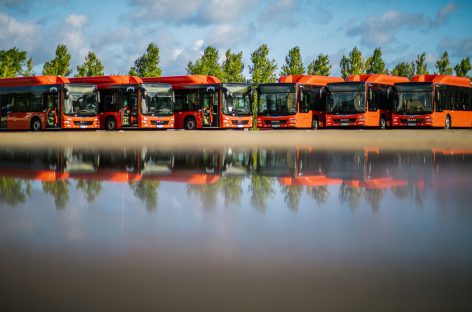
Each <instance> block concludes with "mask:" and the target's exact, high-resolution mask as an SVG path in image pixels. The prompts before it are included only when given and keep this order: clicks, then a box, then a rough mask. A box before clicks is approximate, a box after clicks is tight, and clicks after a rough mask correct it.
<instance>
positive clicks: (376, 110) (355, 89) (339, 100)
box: [326, 74, 408, 129]
mask: <svg viewBox="0 0 472 312" xmlns="http://www.w3.org/2000/svg"><path fill="white" fill-rule="evenodd" d="M398 82H408V78H405V77H397V76H389V75H381V74H366V75H354V76H349V77H348V78H347V80H346V82H339V83H330V84H328V89H329V93H328V98H327V102H326V126H327V127H340V126H341V127H349V126H358V127H379V128H380V129H385V128H386V127H387V126H389V125H391V114H392V105H393V85H394V84H395V83H398Z"/></svg>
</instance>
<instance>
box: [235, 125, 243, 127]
mask: <svg viewBox="0 0 472 312" xmlns="http://www.w3.org/2000/svg"><path fill="white" fill-rule="evenodd" d="M236 127H238V128H243V127H244V125H237V126H236Z"/></svg>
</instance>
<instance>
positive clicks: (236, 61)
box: [223, 49, 244, 82]
mask: <svg viewBox="0 0 472 312" xmlns="http://www.w3.org/2000/svg"><path fill="white" fill-rule="evenodd" d="M225 57H226V59H225V61H224V62H223V81H224V82H243V81H244V76H243V70H244V64H243V52H242V51H241V52H239V53H232V52H231V50H230V49H228V50H226V53H225Z"/></svg>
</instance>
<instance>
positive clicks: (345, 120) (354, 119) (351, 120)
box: [334, 118, 356, 122]
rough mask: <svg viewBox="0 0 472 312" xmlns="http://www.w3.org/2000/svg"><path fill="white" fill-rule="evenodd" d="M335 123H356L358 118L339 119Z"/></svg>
mask: <svg viewBox="0 0 472 312" xmlns="http://www.w3.org/2000/svg"><path fill="white" fill-rule="evenodd" d="M334 122H356V118H338V119H334Z"/></svg>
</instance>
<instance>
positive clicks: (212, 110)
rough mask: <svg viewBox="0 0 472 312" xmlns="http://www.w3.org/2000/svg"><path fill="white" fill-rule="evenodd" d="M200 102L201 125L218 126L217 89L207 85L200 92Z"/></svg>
mask: <svg viewBox="0 0 472 312" xmlns="http://www.w3.org/2000/svg"><path fill="white" fill-rule="evenodd" d="M200 103H201V107H202V110H203V126H204V127H218V125H219V113H220V111H219V103H218V90H217V89H215V87H208V88H206V90H202V91H201V92H200Z"/></svg>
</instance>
